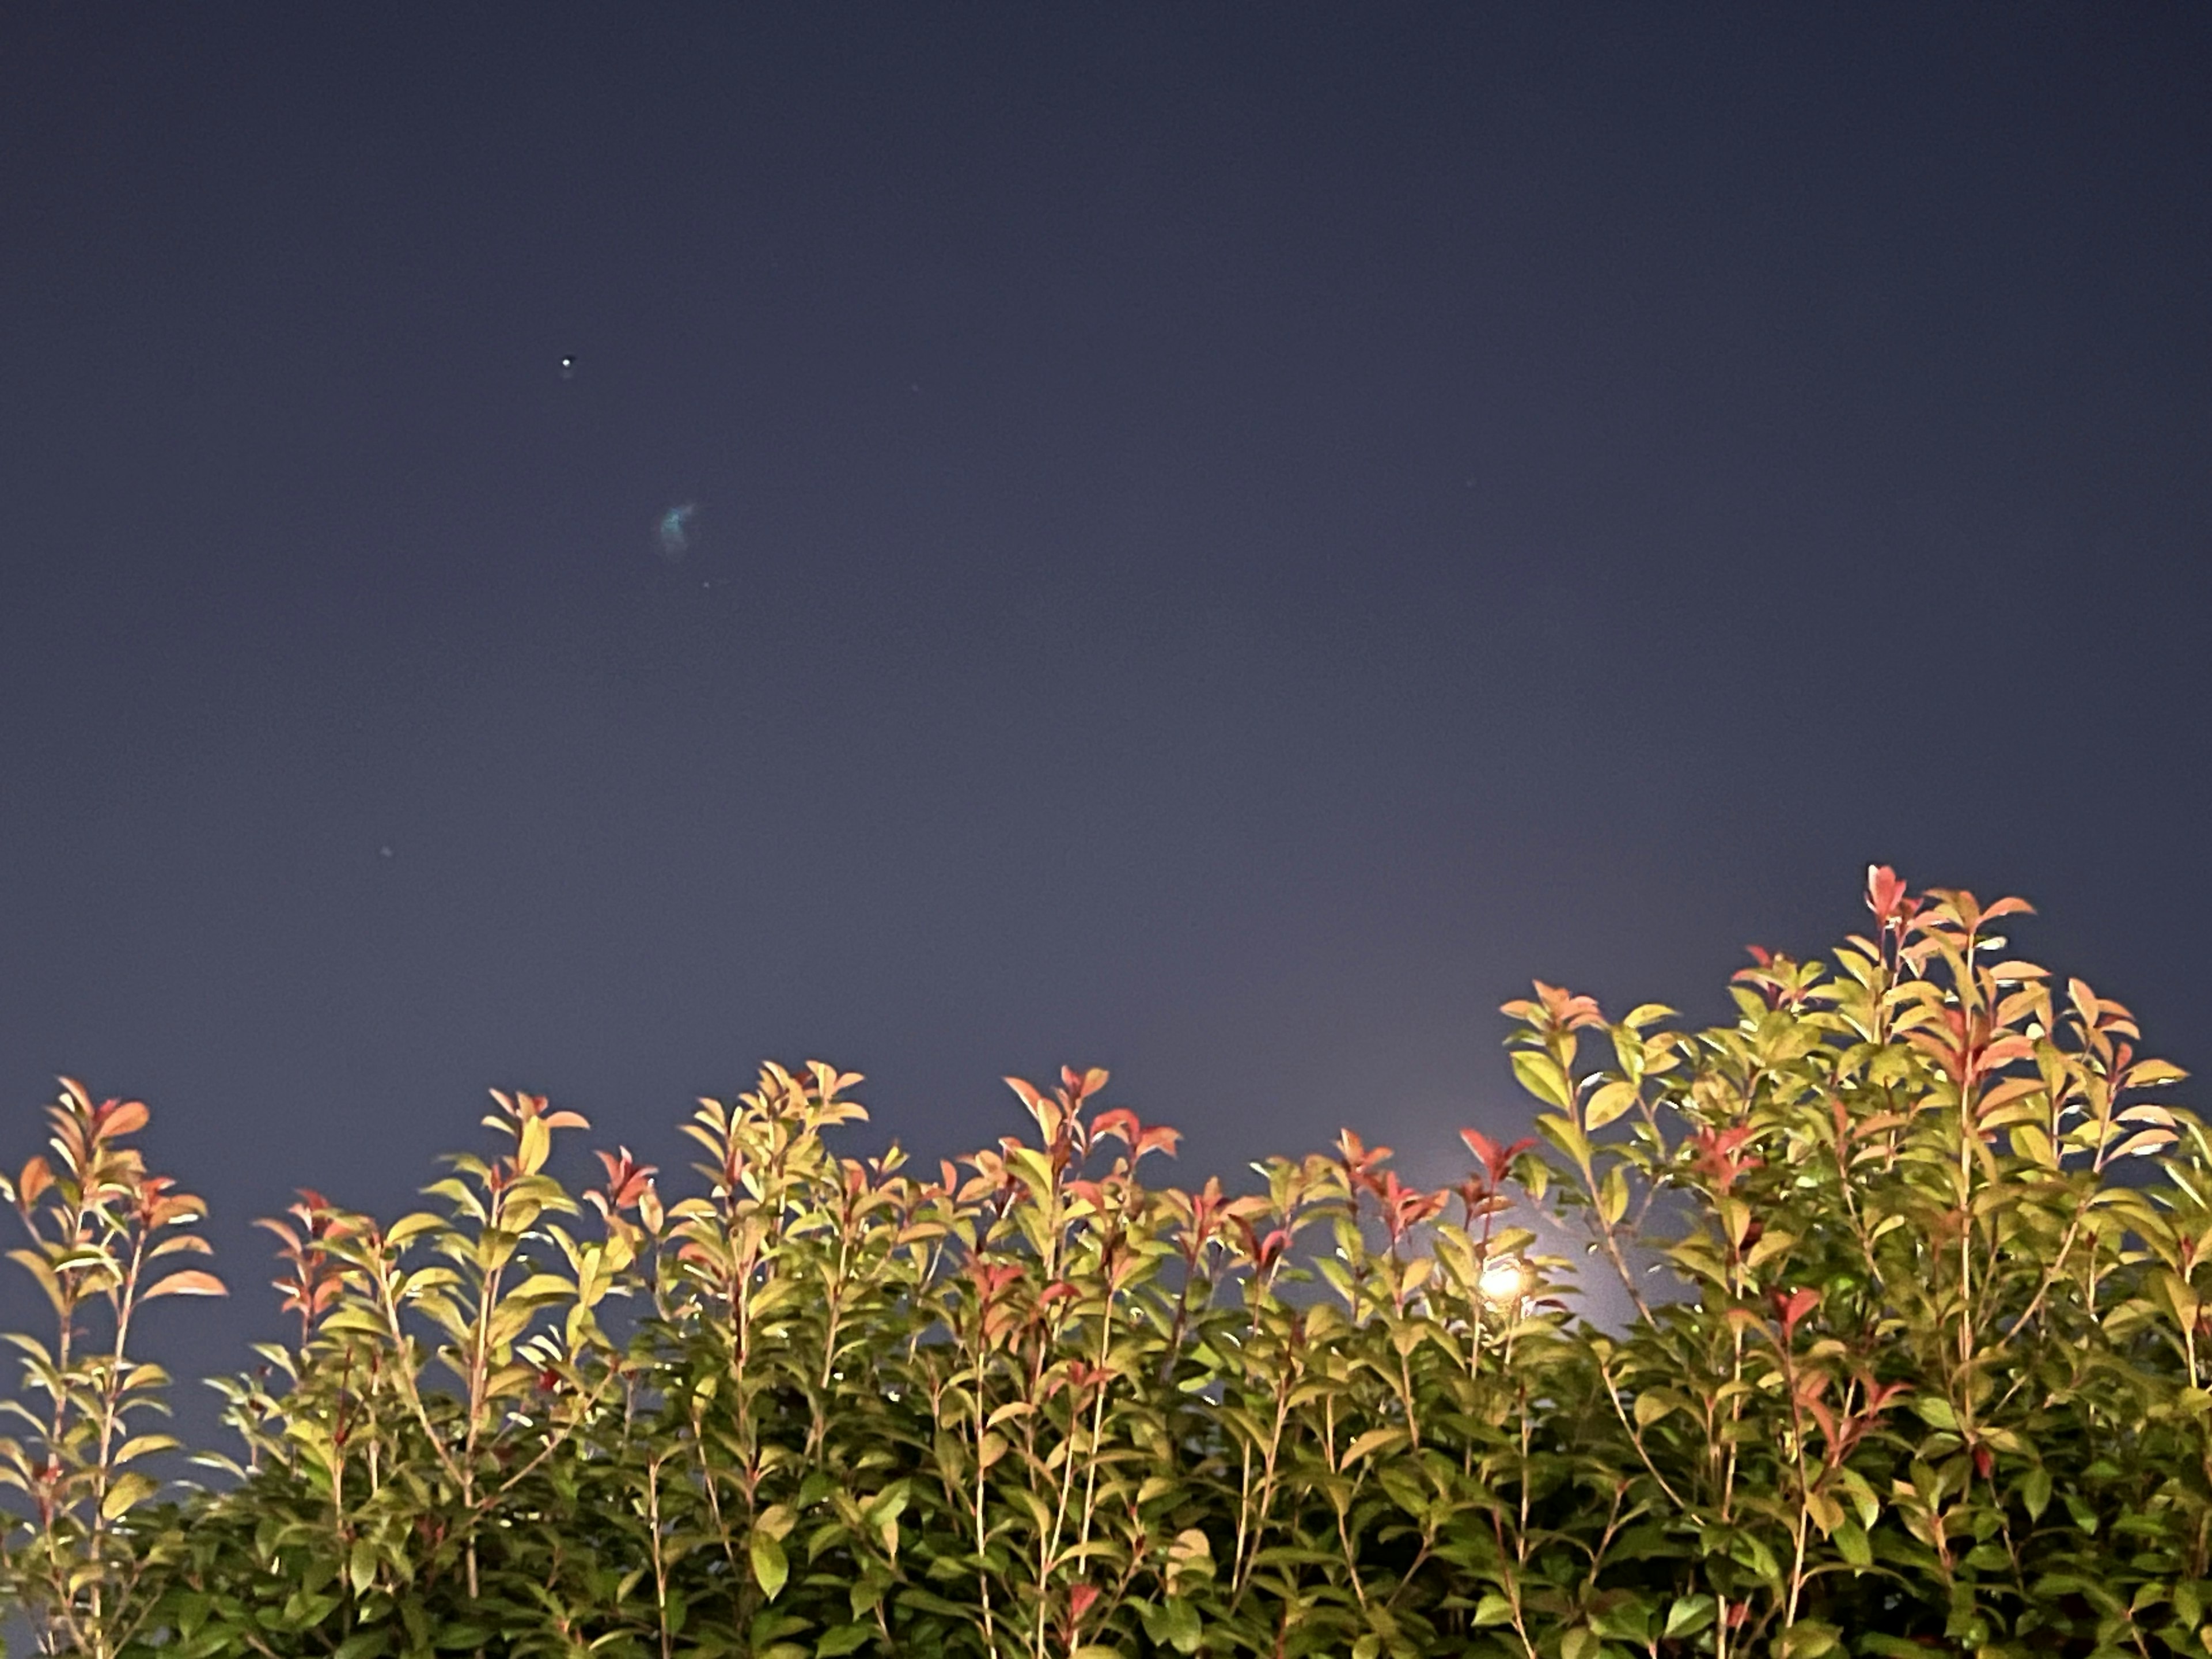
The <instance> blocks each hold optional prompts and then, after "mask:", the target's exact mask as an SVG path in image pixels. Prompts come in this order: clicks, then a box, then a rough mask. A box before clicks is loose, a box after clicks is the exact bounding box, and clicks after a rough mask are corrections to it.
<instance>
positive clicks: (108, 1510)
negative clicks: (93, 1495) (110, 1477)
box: [100, 1469, 161, 1521]
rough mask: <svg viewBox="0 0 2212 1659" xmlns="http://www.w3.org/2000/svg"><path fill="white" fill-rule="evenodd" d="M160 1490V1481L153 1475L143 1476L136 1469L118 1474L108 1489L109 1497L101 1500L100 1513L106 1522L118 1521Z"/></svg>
mask: <svg viewBox="0 0 2212 1659" xmlns="http://www.w3.org/2000/svg"><path fill="white" fill-rule="evenodd" d="M160 1488H161V1482H160V1481H158V1480H155V1479H154V1478H153V1476H151V1475H148V1474H139V1473H138V1472H137V1470H136V1469H133V1470H131V1471H130V1472H129V1473H128V1474H118V1475H117V1476H116V1477H115V1484H114V1485H113V1486H110V1487H109V1488H108V1489H107V1496H106V1497H105V1498H101V1499H100V1515H101V1516H102V1517H103V1518H105V1519H106V1520H109V1521H113V1520H116V1519H117V1518H118V1517H119V1516H122V1514H123V1513H124V1511H125V1510H129V1509H131V1507H133V1506H134V1505H136V1504H138V1503H140V1502H141V1501H143V1499H145V1498H150V1497H152V1496H153V1495H154V1493H155V1492H157V1491H159V1490H160Z"/></svg>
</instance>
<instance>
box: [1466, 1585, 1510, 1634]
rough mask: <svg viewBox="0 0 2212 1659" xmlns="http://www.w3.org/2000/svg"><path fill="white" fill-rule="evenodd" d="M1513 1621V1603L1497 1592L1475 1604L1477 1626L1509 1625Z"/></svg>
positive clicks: (1493, 1591)
mask: <svg viewBox="0 0 2212 1659" xmlns="http://www.w3.org/2000/svg"><path fill="white" fill-rule="evenodd" d="M1512 1621H1513V1603H1512V1602H1510V1601H1508V1600H1506V1599H1505V1597H1504V1596H1502V1595H1499V1594H1498V1592H1497V1591H1496V1590H1492V1591H1491V1592H1490V1593H1489V1594H1488V1595H1485V1596H1484V1597H1483V1598H1482V1600H1480V1601H1478V1602H1476V1603H1475V1604H1474V1622H1475V1623H1476V1624H1477V1625H1507V1624H1510V1623H1512Z"/></svg>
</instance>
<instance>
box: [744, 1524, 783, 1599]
mask: <svg viewBox="0 0 2212 1659" xmlns="http://www.w3.org/2000/svg"><path fill="white" fill-rule="evenodd" d="M751 1553H752V1558H753V1581H754V1582H755V1583H757V1584H758V1585H759V1586H760V1587H761V1594H762V1595H765V1596H767V1597H768V1599H769V1601H775V1598H776V1597H777V1596H778V1595H781V1594H782V1593H783V1586H784V1581H785V1580H786V1579H787V1578H789V1577H791V1564H790V1562H788V1561H787V1560H786V1559H784V1554H783V1546H782V1545H781V1544H779V1543H777V1542H776V1541H775V1539H773V1538H771V1537H769V1535H768V1534H766V1533H764V1532H756V1533H755V1534H753V1535H752V1544H751Z"/></svg>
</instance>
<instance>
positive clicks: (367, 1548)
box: [346, 1538, 376, 1595]
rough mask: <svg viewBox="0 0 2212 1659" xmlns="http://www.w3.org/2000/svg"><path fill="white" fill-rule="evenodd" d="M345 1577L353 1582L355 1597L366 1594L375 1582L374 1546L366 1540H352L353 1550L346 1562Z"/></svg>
mask: <svg viewBox="0 0 2212 1659" xmlns="http://www.w3.org/2000/svg"><path fill="white" fill-rule="evenodd" d="M346 1577H348V1578H349V1579H350V1580H352V1582H353V1593H354V1594H355V1595H368V1587H369V1586H370V1585H371V1584H374V1583H375V1582H376V1546H375V1545H374V1544H373V1543H371V1542H370V1541H368V1539H366V1538H356V1539H355V1540H354V1541H353V1550H352V1553H351V1554H350V1555H349V1557H348V1559H347V1561H346Z"/></svg>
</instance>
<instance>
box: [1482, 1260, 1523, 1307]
mask: <svg viewBox="0 0 2212 1659" xmlns="http://www.w3.org/2000/svg"><path fill="white" fill-rule="evenodd" d="M1529 1283H1530V1275H1529V1273H1528V1263H1527V1262H1525V1261H1522V1259H1521V1258H1520V1257H1519V1256H1517V1255H1500V1256H1493V1257H1492V1258H1491V1259H1490V1260H1489V1261H1486V1262H1484V1263H1483V1264H1482V1275H1481V1277H1480V1278H1479V1279H1476V1280H1475V1281H1474V1289H1475V1293H1476V1294H1477V1295H1478V1296H1480V1297H1481V1298H1482V1299H1483V1300H1484V1301H1485V1302H1487V1303H1489V1304H1491V1306H1492V1307H1494V1308H1503V1307H1510V1305H1512V1304H1514V1303H1516V1302H1518V1301H1520V1300H1521V1298H1522V1297H1525V1296H1527V1295H1528V1286H1529Z"/></svg>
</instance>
